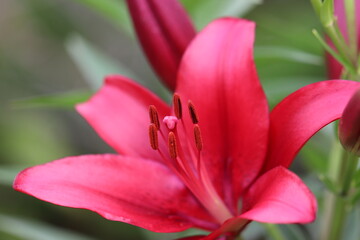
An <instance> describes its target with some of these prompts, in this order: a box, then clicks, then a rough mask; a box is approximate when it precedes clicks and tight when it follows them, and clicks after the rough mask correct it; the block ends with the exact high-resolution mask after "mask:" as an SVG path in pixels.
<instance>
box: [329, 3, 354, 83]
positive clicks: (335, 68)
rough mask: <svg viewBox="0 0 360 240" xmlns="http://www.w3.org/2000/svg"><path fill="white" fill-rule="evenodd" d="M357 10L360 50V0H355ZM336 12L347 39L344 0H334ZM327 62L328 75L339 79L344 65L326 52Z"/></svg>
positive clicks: (342, 31) (341, 29)
mask: <svg viewBox="0 0 360 240" xmlns="http://www.w3.org/2000/svg"><path fill="white" fill-rule="evenodd" d="M355 7H356V9H355V11H356V27H357V35H358V49H357V50H358V51H360V0H355ZM334 11H335V12H334V14H335V16H336V17H337V21H338V24H339V28H340V31H341V33H342V35H343V36H344V37H345V39H348V29H347V23H346V13H345V6H344V0H334ZM326 64H327V70H328V76H329V78H330V79H337V78H339V77H340V76H341V73H342V70H343V67H342V65H341V64H340V63H339V62H338V61H337V60H336V59H335V58H334V57H333V56H331V55H330V54H329V53H326Z"/></svg>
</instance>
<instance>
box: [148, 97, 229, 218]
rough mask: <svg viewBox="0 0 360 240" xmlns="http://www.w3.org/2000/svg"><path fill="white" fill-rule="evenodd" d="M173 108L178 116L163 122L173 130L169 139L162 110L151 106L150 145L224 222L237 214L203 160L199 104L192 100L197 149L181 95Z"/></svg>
mask: <svg viewBox="0 0 360 240" xmlns="http://www.w3.org/2000/svg"><path fill="white" fill-rule="evenodd" d="M173 108H174V114H175V116H166V117H165V118H164V119H163V123H164V124H165V126H166V128H167V129H168V131H169V133H168V136H167V137H168V138H167V141H166V139H165V136H164V134H163V132H162V131H161V129H160V121H159V117H158V112H157V110H156V108H155V106H150V108H149V116H150V122H151V124H150V126H149V138H150V145H151V147H152V148H153V149H154V150H157V151H158V152H159V154H160V156H161V158H162V159H163V161H164V163H166V164H167V165H168V166H169V167H170V168H171V169H172V170H173V171H174V172H175V174H177V175H178V176H179V177H180V179H181V180H182V181H183V182H184V183H185V184H186V186H187V187H188V188H189V190H190V191H191V192H192V193H193V194H194V195H195V196H196V198H197V199H198V200H199V201H200V203H202V205H203V206H204V208H205V209H207V210H208V212H209V213H210V214H211V215H212V216H213V217H214V218H215V219H216V221H217V222H218V223H219V224H222V223H223V222H224V221H225V220H226V219H229V218H231V217H233V215H232V214H231V211H229V209H228V207H227V206H226V204H225V203H224V201H223V200H222V199H221V197H220V196H219V194H218V193H217V191H216V190H215V188H214V186H213V184H212V182H211V180H210V178H209V174H208V173H207V170H206V166H205V165H204V164H202V163H201V161H202V159H201V152H202V150H203V141H202V137H201V131H200V126H199V117H198V114H197V111H196V108H195V105H194V104H193V103H192V102H191V101H189V102H188V110H189V115H190V118H191V121H192V123H193V133H194V135H193V137H194V138H193V140H194V143H195V149H194V148H193V146H192V144H191V143H190V142H189V139H188V135H187V131H186V127H185V124H184V121H183V114H182V104H181V99H180V96H179V95H178V94H174V97H173ZM179 120H180V121H179ZM157 123H158V126H157ZM178 125H182V130H183V135H181V136H184V137H183V138H180V136H179V134H178ZM157 131H160V133H161V136H162V137H163V140H164V141H166V142H167V146H168V154H169V155H168V156H169V157H166V156H165V155H164V154H163V153H162V151H161V150H160V149H159V142H158V141H159V140H158V135H157ZM183 142H185V146H186V150H187V151H184V150H185V149H184V148H183V147H184V146H183V144H182V143H183ZM195 152H196V153H195Z"/></svg>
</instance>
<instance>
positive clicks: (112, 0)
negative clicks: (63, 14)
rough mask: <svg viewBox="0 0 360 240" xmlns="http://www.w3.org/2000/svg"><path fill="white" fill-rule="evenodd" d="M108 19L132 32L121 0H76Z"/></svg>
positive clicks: (125, 8)
mask: <svg viewBox="0 0 360 240" xmlns="http://www.w3.org/2000/svg"><path fill="white" fill-rule="evenodd" d="M76 1H78V2H79V3H81V4H83V5H85V6H87V7H89V8H90V9H92V10H94V11H95V12H97V13H99V14H100V15H102V16H103V17H104V18H106V19H108V20H109V21H110V22H111V23H113V24H114V25H115V26H117V27H121V28H122V29H124V30H125V31H126V32H128V33H130V34H132V27H131V26H132V25H131V21H130V18H129V15H128V12H127V7H126V6H125V3H124V1H121V0H101V1H99V0H76Z"/></svg>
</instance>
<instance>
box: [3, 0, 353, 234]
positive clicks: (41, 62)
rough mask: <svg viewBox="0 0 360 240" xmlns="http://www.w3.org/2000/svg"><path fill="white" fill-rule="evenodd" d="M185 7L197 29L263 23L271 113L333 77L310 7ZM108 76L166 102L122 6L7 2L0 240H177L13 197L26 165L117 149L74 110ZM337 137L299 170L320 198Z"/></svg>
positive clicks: (313, 149)
mask: <svg viewBox="0 0 360 240" xmlns="http://www.w3.org/2000/svg"><path fill="white" fill-rule="evenodd" d="M182 2H183V4H184V5H185V7H186V8H187V10H188V12H189V13H190V15H191V17H192V19H193V20H194V22H195V24H196V26H197V28H198V29H199V30H200V29H201V28H203V27H204V26H205V25H206V24H207V23H208V22H210V21H211V20H212V19H214V18H216V17H219V16H228V15H232V16H239V17H244V18H248V19H252V20H254V21H256V23H257V36H256V46H255V59H256V64H257V69H258V73H259V75H260V79H261V81H262V83H263V85H264V88H265V91H266V93H267V96H268V98H269V101H270V104H271V106H273V105H274V104H275V103H277V102H278V101H280V100H281V99H282V98H283V97H284V96H286V95H287V94H289V93H290V92H292V91H294V90H296V89H298V88H299V87H301V86H303V85H306V84H308V83H311V82H316V81H321V80H325V79H326V74H325V70H324V64H323V51H322V49H321V46H320V44H319V43H318V42H317V41H316V40H315V38H314V37H313V36H312V33H311V30H312V29H313V28H317V29H318V30H321V27H320V26H319V23H318V20H317V18H316V16H315V14H314V13H313V10H312V8H311V5H310V1H309V0H271V1H270V0H268V1H267V0H264V1H261V0H183V1H182ZM110 73H121V74H125V75H127V76H131V77H132V78H133V79H134V80H136V81H139V82H140V83H142V84H143V85H145V86H147V87H148V88H150V89H151V90H153V91H155V92H156V93H158V94H159V95H161V96H162V97H163V98H165V99H167V97H168V96H169V95H168V94H167V93H166V90H164V88H163V87H161V85H160V83H159V82H158V80H157V78H156V76H155V75H154V74H153V72H152V71H151V69H150V67H149V66H148V65H147V62H146V60H145V59H144V56H143V55H142V52H141V50H140V48H139V46H138V44H137V41H136V39H135V37H134V35H133V32H132V27H131V24H130V21H129V18H128V15H127V12H126V8H125V7H124V3H123V2H122V1H121V0H101V1H100V0H98V1H96V0H94V1H92V0H76V1H73V0H1V1H0V91H1V92H0V110H1V115H0V146H1V147H0V148H1V151H0V239H4V240H8V239H9V240H12V239H34V240H42V239H44V240H55V239H56V240H57V239H69V240H77V239H104V240H106V239H124V240H141V239H157V240H161V239H171V238H172V237H175V236H179V235H176V234H175V235H167V234H154V233H149V232H147V231H145V230H142V229H139V228H137V227H133V226H130V225H127V224H123V223H119V222H111V221H108V220H105V219H103V218H101V217H100V216H98V215H97V214H95V213H92V212H90V211H86V210H79V209H70V208H64V207H60V206H55V205H52V204H49V203H45V202H42V201H40V200H37V199H35V198H33V197H30V196H27V195H25V194H22V193H18V192H15V191H14V190H12V187H11V184H12V181H13V179H14V177H15V175H16V174H17V173H18V172H19V171H20V170H22V169H24V168H26V167H29V166H33V165H36V164H41V163H46V162H49V161H51V160H55V159H58V158H62V157H65V156H70V155H80V154H86V153H104V152H112V151H113V150H112V149H110V148H109V147H108V146H106V144H104V143H103V142H102V140H101V139H100V138H99V137H98V136H97V135H96V134H95V133H94V132H93V130H92V129H91V128H90V127H89V126H88V125H87V123H86V122H85V121H84V120H83V119H82V118H81V117H80V116H79V115H78V114H77V113H76V112H75V111H74V109H73V105H74V104H75V103H77V102H81V101H84V100H86V99H87V98H88V97H89V96H90V95H91V94H92V93H93V92H95V91H96V90H97V89H98V88H99V86H100V85H101V83H102V79H103V77H104V76H105V75H106V74H110ZM332 135H333V131H332V129H331V128H329V129H327V130H324V131H322V132H321V133H320V134H318V135H316V136H315V138H314V139H313V140H312V141H311V142H310V143H309V144H307V146H306V147H305V149H304V150H303V151H302V152H301V153H300V156H299V159H298V160H297V161H296V163H295V164H294V166H293V170H294V171H295V172H297V173H298V174H300V175H301V176H302V177H303V179H305V180H306V181H307V182H308V183H309V186H310V188H312V189H313V190H314V191H315V193H319V196H321V194H320V193H321V192H322V190H323V188H324V187H323V186H322V185H321V183H320V181H318V180H317V179H318V177H317V176H318V174H321V173H323V172H324V170H325V168H326V156H327V152H328V147H327V146H328V144H329V142H331V136H332ZM268 227H269V226H264V225H261V224H257V223H253V224H251V225H250V227H249V229H248V230H247V231H246V232H245V236H246V237H245V238H246V239H253V240H256V239H258V240H260V239H271V238H269V237H265V236H266V230H267V229H268ZM317 227H318V226H317V223H314V224H311V225H307V226H297V225H287V226H281V227H280V228H281V230H282V231H283V232H284V234H285V235H286V236H287V237H288V239H293V240H297V239H317V238H316V237H317ZM185 234H189V233H188V232H187V233H185ZM349 234H354V233H353V232H351V231H350V233H349ZM350 237H351V236H350ZM350 237H349V238H348V239H351V238H350ZM353 239H356V235H355V238H353Z"/></svg>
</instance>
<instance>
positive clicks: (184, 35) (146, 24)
mask: <svg viewBox="0 0 360 240" xmlns="http://www.w3.org/2000/svg"><path fill="white" fill-rule="evenodd" d="M126 3H127V5H128V8H129V11H130V15H131V19H132V21H133V25H134V28H135V30H136V34H137V37H138V39H139V42H140V44H141V46H142V48H143V50H144V52H145V54H146V56H147V59H148V61H149V62H150V64H151V65H152V67H153V69H154V70H155V72H156V73H157V74H158V76H159V77H160V78H161V80H162V81H163V82H164V84H165V85H166V86H167V87H168V88H169V89H170V90H174V89H175V86H176V75H177V69H178V66H179V64H180V59H181V57H182V55H183V53H184V52H185V49H186V47H187V45H188V44H189V42H190V41H191V40H192V39H193V37H194V36H195V34H196V32H195V28H194V27H193V25H192V23H191V21H190V19H189V17H188V15H187V14H186V12H185V10H184V9H183V7H182V6H181V4H180V3H179V1H177V0H127V1H126Z"/></svg>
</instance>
